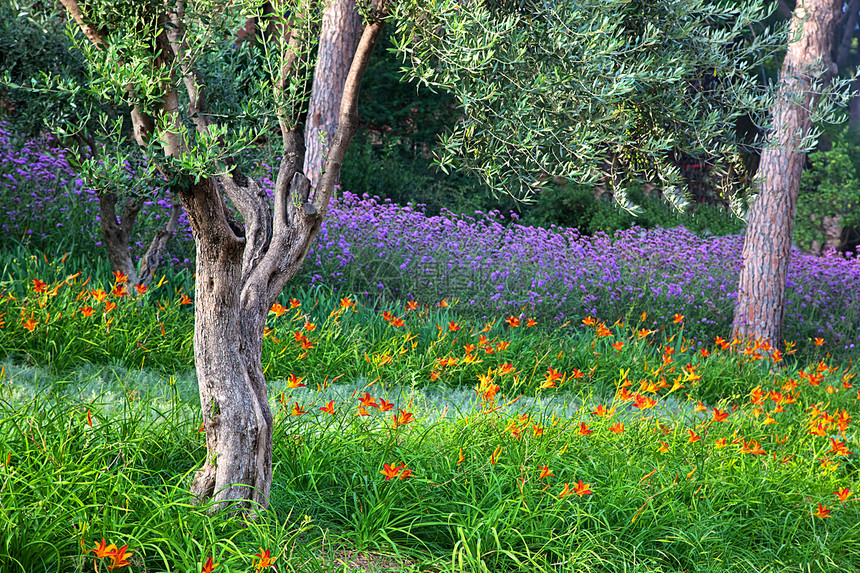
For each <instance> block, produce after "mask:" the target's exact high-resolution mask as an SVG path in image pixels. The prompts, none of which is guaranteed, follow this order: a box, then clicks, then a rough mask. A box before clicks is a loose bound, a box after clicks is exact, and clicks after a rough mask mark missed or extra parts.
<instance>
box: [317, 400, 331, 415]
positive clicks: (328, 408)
mask: <svg viewBox="0 0 860 573" xmlns="http://www.w3.org/2000/svg"><path fill="white" fill-rule="evenodd" d="M320 411H322V412H325V413H326V414H331V415H332V416H334V400H329V402H328V404H326V405H325V406H323V407H321V408H320Z"/></svg>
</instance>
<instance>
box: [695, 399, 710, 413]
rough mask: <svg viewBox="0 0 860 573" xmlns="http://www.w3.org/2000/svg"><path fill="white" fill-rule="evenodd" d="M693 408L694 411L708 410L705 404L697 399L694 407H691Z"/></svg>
mask: <svg viewBox="0 0 860 573" xmlns="http://www.w3.org/2000/svg"><path fill="white" fill-rule="evenodd" d="M693 409H694V410H695V411H696V412H707V411H708V408H707V406H705V405H704V404H702V401H701V400H699V403H698V404H696V407H695V408H693Z"/></svg>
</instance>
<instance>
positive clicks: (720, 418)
mask: <svg viewBox="0 0 860 573" xmlns="http://www.w3.org/2000/svg"><path fill="white" fill-rule="evenodd" d="M728 417H729V413H728V412H720V411H719V410H718V409H717V408H714V421H715V422H725V421H726V418H728Z"/></svg>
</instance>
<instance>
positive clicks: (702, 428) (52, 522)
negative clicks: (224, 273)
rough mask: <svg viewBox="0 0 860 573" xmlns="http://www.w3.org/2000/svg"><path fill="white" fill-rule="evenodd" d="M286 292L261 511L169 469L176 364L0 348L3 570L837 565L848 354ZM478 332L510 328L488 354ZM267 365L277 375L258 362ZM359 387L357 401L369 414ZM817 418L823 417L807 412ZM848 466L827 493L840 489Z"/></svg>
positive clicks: (857, 530)
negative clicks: (225, 506)
mask: <svg viewBox="0 0 860 573" xmlns="http://www.w3.org/2000/svg"><path fill="white" fill-rule="evenodd" d="M63 288H65V287H63ZM304 294H305V295H307V296H302V300H301V301H300V302H301V305H300V306H299V307H297V308H296V309H293V310H291V311H289V314H284V315H282V316H275V315H274V313H273V314H272V315H270V319H271V320H270V324H271V325H272V328H273V334H270V335H269V337H268V339H267V340H268V341H267V344H270V345H272V346H275V345H276V344H277V343H273V342H272V340H271V338H272V336H273V335H280V334H281V333H284V334H286V335H290V338H292V336H291V332H292V331H294V330H295V329H296V327H297V326H298V324H301V320H302V319H303V317H304V315H311V316H314V317H315V316H327V317H328V318H327V319H326V320H318V321H317V322H318V324H317V328H316V329H310V330H306V331H305V334H306V335H307V336H308V337H310V338H312V339H313V341H314V343H315V345H316V346H315V348H312V349H310V350H309V351H308V356H306V357H305V358H303V359H295V358H290V356H294V355H295V353H294V352H293V348H292V347H291V348H290V349H289V350H288V351H287V352H284V353H280V354H278V355H273V357H272V361H271V362H268V363H267V364H268V366H269V376H270V378H274V379H275V381H274V382H272V384H271V386H270V391H269V402H270V406H271V407H272V411H273V414H274V427H273V433H274V439H273V464H274V471H273V474H274V477H273V484H272V496H271V505H270V508H269V510H267V511H264V512H261V514H260V515H259V516H258V517H257V519H256V520H255V521H243V520H241V519H240V518H237V517H235V516H230V515H225V514H221V515H220V516H219V518H218V519H212V517H211V516H210V515H209V514H208V513H207V512H208V507H207V506H202V507H197V506H195V505H194V504H193V499H192V497H191V495H190V493H189V492H188V490H187V487H188V483H189V481H190V478H191V474H192V473H193V472H192V471H189V470H188V468H189V467H190V466H191V465H192V464H193V463H194V460H200V459H202V458H203V457H204V455H205V453H204V452H205V440H204V437H203V436H202V434H201V432H200V431H199V430H200V427H201V417H200V410H199V404H198V399H197V395H196V381H195V380H194V378H193V377H189V376H173V375H170V376H167V375H158V374H155V373H152V372H144V371H138V370H126V369H124V368H123V367H122V365H117V366H113V367H110V368H93V367H92V366H87V365H84V364H81V363H78V364H77V365H76V367H75V369H74V370H73V371H70V372H67V373H64V374H63V375H57V374H56V370H58V369H56V368H53V366H54V365H53V364H51V363H49V364H46V366H48V367H51V368H52V370H54V371H55V373H54V374H46V373H45V372H44V371H40V370H37V369H34V368H31V367H22V366H21V365H19V364H14V363H10V362H5V363H3V364H2V368H0V481H2V483H4V490H3V503H2V504H0V566H2V567H3V570H4V571H6V570H9V571H28V572H29V571H43V570H44V571H56V570H61V571H90V570H93V561H95V560H96V557H95V556H94V555H93V553H92V552H91V551H87V550H88V549H92V548H94V547H96V546H97V544H98V543H99V541H100V540H101V539H102V538H106V540H107V543H114V544H116V545H119V546H122V545H126V544H127V545H128V550H129V552H131V553H132V558H131V559H130V562H131V564H130V566H129V568H128V571H129V572H130V573H136V572H138V571H188V572H196V571H200V570H201V569H202V565H203V563H204V562H206V561H207V559H208V557H209V556H213V557H214V559H213V562H214V563H218V564H219V565H218V568H216V569H215V571H216V572H217V571H222V570H223V571H233V572H237V573H239V572H242V573H245V572H248V573H250V572H251V571H253V570H254V569H255V567H254V559H253V556H254V555H255V554H257V555H259V554H260V553H262V552H263V551H264V550H266V549H268V550H270V552H271V557H274V558H276V559H277V561H276V563H275V565H276V566H277V567H278V570H279V571H285V572H296V573H298V572H301V573H322V572H323V571H335V572H337V573H347V572H351V571H354V570H355V569H354V568H350V567H347V566H345V565H341V563H339V562H338V560H341V559H342V560H345V561H346V560H349V559H350V558H356V559H361V560H362V562H364V563H365V565H364V570H365V571H367V572H377V573H382V572H383V571H402V572H404V573H417V572H419V571H428V570H433V571H439V572H440V573H441V572H445V573H466V572H470V573H471V572H478V571H481V572H495V571H518V572H523V573H546V571H550V570H551V571H559V572H563V573H586V572H588V571H593V570H595V569H597V570H600V571H619V572H620V571H640V572H642V573H645V572H653V571H665V572H667V573H668V572H669V571H678V570H685V569H686V570H691V571H702V572H713V573H724V572H726V571H744V572H750V573H753V572H754V573H761V572H768V573H777V572H779V573H784V572H786V571H791V572H797V573H800V572H801V571H815V572H820V573H825V572H829V571H837V570H841V571H855V570H856V569H855V563H857V559H858V549H857V547H858V541H860V525H858V524H860V506H858V504H857V503H856V502H854V501H852V500H853V499H855V498H856V496H857V491H858V488H860V480H858V461H857V460H858V457H857V454H856V450H857V447H858V446H860V444H858V442H857V438H856V436H855V435H854V434H853V433H852V431H851V429H850V428H852V427H853V426H852V425H851V424H853V423H854V422H853V421H849V418H850V420H854V419H856V418H857V416H858V413H857V400H856V399H855V393H856V388H848V387H847V386H848V385H844V384H843V382H849V383H850V382H851V381H852V380H855V379H854V375H855V374H856V372H855V369H854V368H851V367H850V366H847V367H844V368H841V367H838V366H837V365H836V364H832V363H828V364H825V363H824V362H821V361H823V360H827V357H826V356H824V355H823V354H819V355H817V356H813V357H811V358H810V360H809V361H808V362H806V361H798V362H797V363H794V362H791V363H789V364H782V366H783V367H782V368H781V369H779V368H777V366H778V365H779V364H780V363H774V362H772V361H771V360H769V359H767V358H765V359H763V360H758V359H757V358H756V355H757V354H758V353H757V352H756V350H754V348H753V346H752V345H748V346H747V348H746V349H741V348H738V349H737V350H732V348H734V345H726V346H727V347H726V348H720V347H719V346H711V345H710V344H709V345H706V347H705V349H706V350H709V351H710V355H709V356H705V353H703V352H701V350H700V349H699V348H697V347H693V346H690V345H689V344H687V343H686V341H685V340H684V326H683V325H682V324H667V325H665V330H664V331H658V332H649V333H645V334H643V333H641V332H640V330H639V329H640V327H641V326H642V325H641V324H634V323H633V322H632V321H631V322H630V323H628V324H625V325H623V326H622V325H621V324H617V325H613V326H611V327H609V328H607V327H606V326H605V325H602V324H596V325H593V326H588V327H584V326H580V327H578V328H577V333H576V334H575V335H574V336H571V337H568V336H565V335H564V334H563V333H561V332H560V331H555V332H552V331H549V332H548V331H546V330H539V329H538V328H537V327H535V328H528V327H526V326H524V325H521V326H520V327H518V328H511V327H509V326H508V325H496V326H495V327H494V328H493V329H492V330H491V331H489V332H481V331H480V330H481V329H480V328H478V327H479V326H480V323H473V322H471V321H465V320H464V321H462V322H461V323H459V324H458V325H459V326H460V329H459V330H451V329H450V328H448V326H449V325H448V323H447V322H442V324H441V325H442V326H443V329H442V330H441V331H439V330H437V329H436V328H435V323H439V322H440V321H445V320H450V319H454V320H457V319H458V317H457V316H456V315H455V314H453V311H452V309H441V310H440V309H435V310H431V309H426V308H418V309H414V310H412V311H411V314H409V315H408V316H407V324H406V325H405V328H408V329H410V331H411V333H412V334H409V335H407V334H406V332H405V328H404V327H396V326H394V325H393V324H390V323H387V322H386V321H384V320H383V319H382V318H381V317H380V316H379V315H378V313H374V312H372V311H370V309H367V308H361V307H359V308H354V307H351V306H350V307H340V306H339V305H338V301H337V299H336V298H335V297H332V296H329V295H326V294H325V293H321V294H319V295H314V294H313V293H304ZM58 296H60V295H58ZM332 306H335V310H334V312H330V309H331V308H332ZM389 310H390V311H391V312H394V313H395V314H397V315H401V314H405V311H403V310H402V309H397V308H394V307H391V308H390V309H389ZM294 314H295V315H296V316H295V318H293V316H292V315H294ZM374 315H375V316H374ZM423 323H426V324H427V326H429V328H427V329H424V328H423V327H422V326H421V325H422V324H423ZM7 326H8V325H7ZM607 331H608V333H607ZM412 335H417V338H416V341H417V342H418V348H417V349H415V348H412V347H411V345H409V344H408V343H407V342H405V341H404V337H405V336H412ZM28 336H30V335H29V334H28V333H26V332H23V331H21V332H17V333H16V338H18V339H19V340H22V341H23V340H24V339H25V338H26V337H28ZM480 336H487V337H489V338H490V339H491V340H493V343H492V344H493V346H494V347H495V344H497V343H498V342H502V341H503V340H504V341H508V340H509V341H510V345H509V347H508V348H507V349H505V350H502V351H496V352H493V353H490V352H487V351H486V344H482V343H481V341H480ZM285 339H286V337H285ZM289 342H294V341H293V340H290V341H289ZM613 342H614V343H618V342H623V343H624V344H623V346H622V347H620V348H616V347H613V346H612V343H613ZM428 344H430V345H432V348H434V350H433V351H432V352H428V351H427V345H428ZM467 344H472V345H474V346H475V347H476V348H475V349H474V350H472V351H471V352H469V351H468V350H467V349H466V348H464V346H466V345H467ZM741 346H743V345H741ZM401 348H405V351H403V352H401V351H400V349H401ZM344 349H348V350H349V351H353V350H359V351H360V350H362V349H366V350H367V351H368V354H367V356H368V360H367V361H365V360H364V357H361V358H360V360H359V362H364V364H366V365H368V366H366V368H368V369H367V370H364V371H361V372H354V371H345V370H344V369H342V367H343V366H347V367H348V364H349V363H350V362H352V363H353V364H355V362H356V361H355V360H351V361H350V360H343V361H341V362H339V355H338V352H341V351H343V350H344ZM747 350H748V351H749V352H747ZM78 351H79V349H73V350H72V351H71V353H70V354H71V355H70V356H69V357H68V359H69V360H70V361H72V362H74V361H75V359H76V358H78V357H80V355H78V354H77V352H78ZM818 352H819V353H822V352H823V351H821V350H819V351H818ZM150 353H151V354H155V353H157V350H150ZM385 353H387V354H388V355H389V356H390V357H391V359H392V360H391V361H390V362H385V363H383V361H382V360H380V356H381V355H382V354H385ZM469 354H471V355H473V356H474V357H476V358H478V359H479V360H481V361H482V362H473V363H469V362H468V361H467V360H466V359H465V357H466V356H467V355H469ZM437 358H451V359H454V361H453V362H447V364H446V365H445V366H441V365H440V363H439V361H438V360H437ZM82 362H83V361H82ZM283 362H288V363H289V367H288V368H287V369H285V370H283V371H282V373H280V374H281V376H284V377H286V376H288V375H289V374H292V375H294V376H295V377H296V379H294V380H293V381H291V380H289V379H278V377H275V376H273V375H272V371H273V369H275V368H277V367H279V365H280V363H283ZM149 363H150V361H149V360H147V364H149ZM371 364H373V365H372V366H370V365H371ZM505 364H509V365H510V366H509V367H505V366H504V365H505ZM819 365H824V366H823V370H822V367H821V366H819ZM128 366H135V365H134V364H133V363H132V364H128ZM550 367H551V368H552V369H553V371H555V372H557V373H558V374H557V376H558V377H557V378H554V381H555V386H552V385H549V384H546V381H547V380H549V379H550V378H551V375H552V374H553V372H552V371H550V370H549V368H550ZM829 367H832V369H831V368H829ZM431 368H433V369H436V370H437V371H438V372H439V373H440V377H439V378H438V379H437V381H435V382H433V383H430V382H429V373H430V371H431ZM488 369H489V370H488ZM801 370H803V372H804V374H803V375H801V374H800V371H801ZM336 372H337V373H338V374H335V373H336ZM813 373H814V374H813ZM479 375H480V377H479ZM810 376H816V377H819V376H820V378H817V379H816V381H815V383H814V384H813V383H810V382H812V381H811V379H810V378H809V377H810ZM491 385H499V386H500V388H499V390H498V391H495V392H494V393H493V396H492V397H488V394H487V391H488V390H489V389H491V388H490V387H491ZM422 386H423V388H422ZM649 386H654V387H655V388H649ZM482 387H483V389H481V388H482ZM625 391H626V392H628V393H629V394H630V395H632V396H633V398H629V397H628V398H625V395H624V393H625ZM365 392H367V396H366V397H365V396H364V393H365ZM637 394H638V395H639V398H638V400H639V403H640V405H641V407H639V408H637V407H635V406H634V403H636V400H637V398H636V397H635V395H637ZM789 396H790V397H791V399H792V401H788V400H785V398H787V397H789ZM644 397H653V398H655V399H656V402H657V403H656V404H654V405H652V406H648V405H647V404H646V403H644V402H642V400H643V398H644ZM360 399H365V400H367V399H370V400H371V401H372V404H374V405H375V407H374V406H373V405H370V403H369V405H368V406H367V407H366V408H365V409H366V411H367V415H358V414H359V410H358V405H359V400H360ZM383 400H385V403H383ZM780 400H782V401H781V402H780ZM699 401H702V402H703V404H701V405H699V404H698V403H699ZM329 402H331V409H330V410H327V411H322V410H320V408H321V407H325V406H326V405H328V404H329ZM482 402H483V403H482ZM383 406H384V407H385V408H387V411H383ZM601 406H602V408H603V409H602V411H601ZM717 410H718V411H719V412H720V413H722V415H724V416H725V419H723V420H718V419H717V413H718V412H717ZM407 413H408V414H409V415H410V416H409V417H408V418H407V417H404V414H407ZM393 416H394V417H396V418H398V419H400V420H404V422H403V423H400V422H398V423H395V422H394V420H393ZM767 419H773V420H775V421H776V423H775V424H770V423H768V424H765V423H763V422H765V421H766V420H767ZM839 420H843V421H845V422H846V423H848V424H849V425H848V426H847V431H841V430H839V428H838V427H837V426H838V421H839ZM618 424H623V428H620V427H619V426H618ZM818 424H821V425H822V427H824V426H826V428H825V430H826V434H825V435H818V434H813V433H810V431H809V430H810V429H815V428H816V426H817V425H818ZM613 428H614V430H613ZM819 434H820V432H819ZM834 446H839V447H841V448H843V449H842V451H841V453H837V452H835V451H834ZM744 448H747V449H746V451H744ZM756 448H760V450H757V449H756ZM845 450H848V451H849V452H851V453H848V454H846V453H845ZM753 451H758V452H759V453H752V452H753ZM384 464H387V465H388V466H389V467H396V468H399V469H398V470H397V474H396V475H395V477H393V478H392V479H389V480H386V479H385V477H384V476H383V475H382V470H383V469H384V468H385V465H384ZM407 469H408V470H409V472H410V474H408V475H406V474H405V470H407ZM580 480H582V482H583V484H582V486H583V488H582V489H581V490H580V491H583V495H581V496H580V495H577V493H576V489H575V488H576V487H577V486H578V484H579V481H580ZM586 488H587V489H586ZM843 488H846V489H847V490H848V491H849V492H850V496H849V497H848V498H847V500H846V501H840V500H839V499H838V497H837V496H836V495H835V493H834V492H837V491H840V490H843ZM585 491H588V492H589V493H585ZM819 504H821V505H823V506H826V509H828V510H829V511H830V513H829V515H828V517H826V518H822V517H818V516H816V515H815V512H816V511H817V510H818V506H819ZM356 551H358V552H361V555H359V554H358V553H356ZM257 561H258V560H257ZM795 564H803V565H802V566H800V565H797V566H796V565H795ZM103 565H104V563H103V564H102V566H101V567H100V568H99V570H104V566H103Z"/></svg>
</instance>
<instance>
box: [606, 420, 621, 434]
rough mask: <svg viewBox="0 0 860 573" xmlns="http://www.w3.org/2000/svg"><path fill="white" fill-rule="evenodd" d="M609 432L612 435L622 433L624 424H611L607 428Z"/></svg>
mask: <svg viewBox="0 0 860 573" xmlns="http://www.w3.org/2000/svg"><path fill="white" fill-rule="evenodd" d="M609 431H610V432H612V433H613V434H620V433H621V432H623V431H624V424H622V423H621V422H618V423H616V424H613V425H612V426H609Z"/></svg>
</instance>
